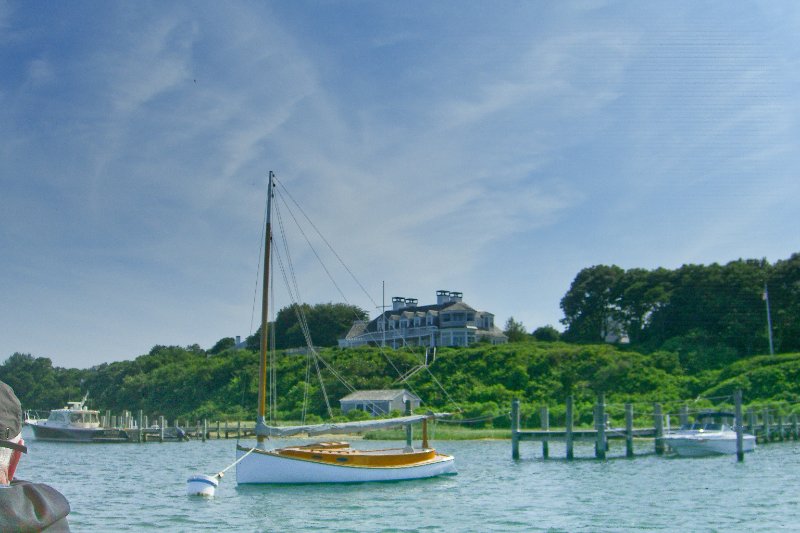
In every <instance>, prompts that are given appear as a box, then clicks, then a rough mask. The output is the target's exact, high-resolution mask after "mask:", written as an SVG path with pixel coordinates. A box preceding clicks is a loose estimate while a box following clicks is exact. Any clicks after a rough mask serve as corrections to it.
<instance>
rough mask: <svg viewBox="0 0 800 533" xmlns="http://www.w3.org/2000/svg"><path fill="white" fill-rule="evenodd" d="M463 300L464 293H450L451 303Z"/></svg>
mask: <svg viewBox="0 0 800 533" xmlns="http://www.w3.org/2000/svg"><path fill="white" fill-rule="evenodd" d="M463 298H464V293H461V292H456V291H451V292H450V301H451V302H460V301H461V300H463Z"/></svg>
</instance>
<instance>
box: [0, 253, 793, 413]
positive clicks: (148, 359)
mask: <svg viewBox="0 0 800 533" xmlns="http://www.w3.org/2000/svg"><path fill="white" fill-rule="evenodd" d="M765 288H766V289H767V290H768V292H769V303H770V309H771V318H772V326H773V343H774V348H775V351H776V352H779V353H781V354H782V355H780V356H774V357H771V356H769V355H766V354H768V353H769V347H768V344H769V341H768V335H767V328H766V318H765V315H766V302H765V300H764V299H763V297H764V289H765ZM561 306H562V309H563V310H564V316H565V318H564V324H565V326H566V330H565V331H564V333H563V334H562V333H559V332H558V331H557V330H556V329H555V328H553V327H552V326H544V327H540V328H537V329H536V330H535V331H534V332H533V333H532V334H529V333H528V332H527V331H526V330H525V328H524V326H523V325H522V324H521V323H518V322H516V321H514V320H513V318H511V319H509V322H508V323H507V324H506V334H507V335H508V336H509V339H510V341H511V342H510V343H509V344H507V345H501V346H491V345H489V344H487V343H479V344H477V345H474V346H470V347H464V348H442V349H439V350H438V351H437V358H436V362H435V363H433V364H432V365H430V367H428V368H427V369H426V371H423V372H418V373H416V374H415V377H414V378H413V380H412V381H410V382H408V383H404V384H399V383H398V382H397V379H398V376H399V375H401V374H403V373H405V372H408V371H410V370H412V369H414V368H416V367H417V366H419V365H420V364H421V362H422V361H423V360H424V354H423V353H421V350H419V349H417V350H416V351H412V350H398V351H391V350H389V351H386V352H384V351H382V350H380V349H378V348H374V347H371V348H370V347H364V348H357V349H339V348H336V347H335V346H336V341H337V339H338V338H340V337H342V336H343V335H344V334H345V333H346V332H347V330H348V329H349V328H350V326H351V325H352V321H353V320H354V319H366V317H367V314H366V312H364V311H363V310H361V309H359V308H357V307H353V306H347V305H344V304H320V305H316V306H308V305H305V304H304V305H303V306H302V307H301V308H296V307H288V308H284V309H282V310H280V311H279V313H278V314H277V316H276V320H275V322H274V323H273V324H271V327H270V330H271V331H274V332H275V336H276V340H279V344H278V348H279V352H278V356H277V358H276V359H275V363H274V365H275V367H276V374H277V375H278V382H277V388H276V392H277V397H278V411H279V413H278V415H279V417H280V418H281V419H291V420H297V419H298V418H300V417H302V416H303V414H304V413H306V414H307V415H309V416H310V417H311V418H312V419H313V417H323V416H326V415H327V414H328V411H329V409H328V406H329V405H330V406H331V410H332V411H333V414H334V415H337V414H339V413H338V411H337V408H338V400H339V398H341V397H342V396H344V395H345V394H347V392H348V391H349V389H347V388H346V387H345V386H344V385H343V384H341V383H340V382H338V381H337V380H336V379H334V376H333V375H332V374H331V372H329V371H328V370H327V367H326V366H325V364H322V365H320V364H319V362H318V361H316V362H315V361H313V360H312V359H309V357H310V356H308V355H307V354H303V353H297V352H294V351H281V349H283V348H294V347H296V346H298V345H303V344H305V342H304V338H305V334H304V333H303V329H304V327H303V326H301V325H300V321H299V318H298V317H299V316H300V315H301V313H298V311H299V310H302V311H303V313H302V315H305V317H306V320H307V325H308V329H309V330H310V331H311V333H312V336H313V338H314V344H316V345H317V346H326V347H325V348H323V349H322V350H321V351H320V353H321V356H322V357H323V358H324V359H325V361H326V362H327V363H328V364H329V365H330V367H332V368H335V369H336V370H337V371H338V372H339V373H341V374H342V375H345V376H347V377H348V379H349V381H350V385H351V386H352V387H354V388H357V389H359V388H360V389H382V388H398V387H407V388H413V389H414V391H415V392H417V393H418V394H419V395H420V396H421V397H422V398H423V399H425V400H426V402H428V403H427V405H426V407H428V408H435V409H446V410H452V411H457V412H460V413H463V416H465V417H474V416H491V415H492V413H494V414H501V413H502V412H503V411H504V409H506V408H507V404H508V403H509V402H510V400H511V399H512V398H513V397H519V398H521V399H527V400H530V401H548V400H549V401H559V400H560V399H563V398H564V397H565V396H566V395H567V394H570V395H575V396H576V397H577V398H578V399H579V400H581V401H585V402H591V401H593V399H594V395H595V394H596V393H598V392H604V393H606V394H607V398H609V401H617V402H622V401H637V400H641V401H654V400H656V399H658V400H660V401H679V400H680V399H685V398H696V397H698V396H703V395H708V394H714V395H720V394H721V395H725V394H729V393H730V391H732V390H733V388H735V387H739V388H742V389H743V390H744V392H745V397H746V398H747V399H748V401H760V402H784V403H786V402H789V404H791V405H794V404H795V403H797V402H798V401H800V379H798V378H800V355H798V354H797V353H796V352H800V331H799V330H798V328H800V320H798V317H800V254H795V255H792V257H790V258H789V259H787V260H785V261H778V262H777V263H775V264H769V263H767V262H766V261H756V260H740V261H734V262H731V263H728V264H727V265H724V266H721V265H716V264H713V265H709V266H700V265H686V266H683V267H681V268H679V269H676V270H666V269H656V270H643V269H631V270H623V269H621V268H619V267H616V266H610V267H609V266H602V265H601V266H594V267H590V268H586V269H584V270H582V271H581V272H579V273H578V275H577V276H576V277H575V280H574V281H573V283H572V285H571V286H570V288H569V291H568V292H567V293H566V295H565V296H564V298H563V299H562V301H561ZM609 333H617V334H622V333H625V334H627V335H628V336H629V338H630V343H629V344H614V345H609V344H608V343H605V342H603V341H604V340H605V338H606V336H607V335H608V334H609ZM259 344H260V333H259V332H257V333H256V334H255V335H253V336H251V337H249V338H248V339H247V340H246V342H245V343H244V344H243V345H241V346H237V345H236V342H235V340H234V339H233V338H230V337H226V338H223V339H220V340H219V341H218V342H217V343H216V344H215V345H214V346H212V347H211V348H208V349H203V348H201V347H200V346H198V345H196V344H195V345H191V346H185V347H180V346H161V345H157V346H154V347H153V349H152V350H150V352H149V353H147V354H143V355H140V356H138V357H136V358H135V359H133V360H128V361H118V362H113V363H104V364H102V365H98V366H95V367H92V368H89V369H70V368H60V367H54V366H53V364H52V361H51V360H50V359H48V358H46V357H34V356H33V355H31V354H24V353H15V354H13V355H12V356H10V357H9V358H8V359H7V360H6V361H4V362H3V363H2V364H0V380H2V381H5V382H6V383H8V384H9V385H11V386H12V387H13V388H14V390H15V391H16V392H17V395H18V396H19V397H20V400H21V401H22V404H23V406H24V407H25V408H27V409H42V410H46V409H53V408H59V407H63V406H64V405H65V404H66V402H67V401H70V400H77V399H80V398H82V397H83V394H84V393H86V392H87V391H88V392H89V402H90V405H91V406H93V407H94V408H99V409H103V410H105V409H110V410H112V411H114V412H115V413H119V412H121V411H122V410H138V409H142V410H143V411H144V412H145V413H147V414H149V415H151V416H157V415H164V416H166V417H168V418H169V419H174V418H176V417H194V418H197V419H200V418H209V419H215V418H222V419H225V418H228V419H232V420H234V419H243V420H244V419H252V418H254V417H255V409H256V399H257V395H258V391H257V371H258V353H257V352H258V346H259ZM312 365H313V366H312ZM317 366H319V367H320V369H321V370H319V371H317V370H316V367H317ZM308 375H312V376H313V375H319V376H320V377H321V378H322V383H321V384H320V382H319V381H316V382H314V381H311V382H308V384H306V383H307V381H306V377H307V376H308ZM326 396H327V398H328V400H327V401H326V400H325V397H326ZM306 398H307V399H308V403H307V404H305V405H304V402H305V401H306V400H305V399H306Z"/></svg>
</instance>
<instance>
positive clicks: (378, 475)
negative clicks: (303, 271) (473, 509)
mask: <svg viewBox="0 0 800 533" xmlns="http://www.w3.org/2000/svg"><path fill="white" fill-rule="evenodd" d="M274 180H275V176H274V173H273V172H270V173H269V184H268V194H267V215H266V228H265V232H264V236H265V237H264V241H265V242H264V278H263V284H262V305H261V346H260V363H259V389H258V416H257V419H256V428H255V433H256V445H255V446H253V447H247V446H242V445H241V444H237V446H236V457H237V459H236V463H235V464H236V482H237V483H239V484H258V483H276V484H279V483H359V482H368V481H399V480H409V479H421V478H429V477H435V476H440V475H444V474H454V473H456V469H455V458H454V457H453V456H451V455H445V454H441V453H439V452H437V451H436V450H435V449H433V448H431V447H430V446H429V443H428V432H427V425H428V420H430V419H435V418H436V417H437V416H440V415H436V414H431V413H429V414H424V415H409V416H404V417H398V418H391V419H379V420H367V421H357V422H344V423H327V424H314V425H300V426H268V425H267V423H266V397H267V392H266V391H267V374H268V372H267V364H268V359H267V354H268V338H269V335H267V325H268V311H269V309H268V307H269V306H268V302H269V287H270V268H269V265H270V247H271V244H272V238H271V237H272V231H271V229H272V228H271V219H272V199H273V188H274V187H275V183H274ZM414 423H421V424H422V444H421V447H419V448H414V447H413V446H410V445H409V444H410V443H409V442H407V443H406V444H407V445H406V446H405V447H398V448H388V449H375V450H363V449H355V448H352V447H350V445H349V444H348V443H347V442H342V441H326V442H317V443H313V444H306V445H297V446H287V447H280V448H268V447H267V445H266V440H267V439H268V438H269V437H290V436H294V435H302V434H305V435H308V436H316V435H331V434H346V433H357V432H362V431H367V430H373V429H379V428H389V427H400V426H409V425H410V424H414Z"/></svg>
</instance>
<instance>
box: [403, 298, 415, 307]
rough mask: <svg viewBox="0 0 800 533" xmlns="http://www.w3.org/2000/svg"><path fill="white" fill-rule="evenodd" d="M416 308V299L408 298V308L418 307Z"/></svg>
mask: <svg viewBox="0 0 800 533" xmlns="http://www.w3.org/2000/svg"><path fill="white" fill-rule="evenodd" d="M416 306H417V299H416V298H406V307H416Z"/></svg>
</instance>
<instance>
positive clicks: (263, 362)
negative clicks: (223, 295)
mask: <svg viewBox="0 0 800 533" xmlns="http://www.w3.org/2000/svg"><path fill="white" fill-rule="evenodd" d="M274 177H275V174H274V173H273V172H272V171H270V173H269V185H268V186H267V222H266V228H265V229H264V280H263V283H262V285H263V287H262V290H261V295H262V296H261V352H260V353H261V357H260V360H259V365H258V418H257V420H256V434H257V435H256V439H257V441H258V445H259V447H260V448H263V447H264V438H265V437H266V425H267V424H266V405H267V349H268V346H269V343H268V339H269V334H268V331H267V322H268V319H269V305H268V303H269V252H270V245H271V244H272V228H271V224H272V187H273V186H274V185H273V179H274ZM258 429H261V430H262V431H258Z"/></svg>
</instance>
